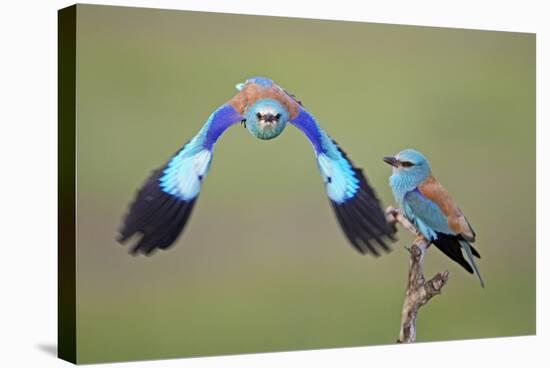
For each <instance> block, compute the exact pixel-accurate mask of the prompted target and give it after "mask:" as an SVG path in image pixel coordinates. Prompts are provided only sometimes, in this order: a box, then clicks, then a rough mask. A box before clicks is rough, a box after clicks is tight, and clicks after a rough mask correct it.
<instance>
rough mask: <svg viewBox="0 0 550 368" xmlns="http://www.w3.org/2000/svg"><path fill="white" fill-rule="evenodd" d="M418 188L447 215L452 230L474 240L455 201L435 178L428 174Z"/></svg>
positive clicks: (471, 230) (471, 231)
mask: <svg viewBox="0 0 550 368" xmlns="http://www.w3.org/2000/svg"><path fill="white" fill-rule="evenodd" d="M418 190H419V191H420V193H422V195H423V196H425V197H426V198H428V199H429V200H431V201H432V202H434V203H435V204H436V205H437V206H438V207H439V208H440V210H441V212H443V214H444V215H445V216H446V217H447V224H448V226H449V228H450V229H451V230H452V231H453V232H455V233H457V234H461V235H462V236H463V237H464V239H466V240H468V241H470V242H473V241H475V237H476V234H475V232H474V229H473V228H472V226H471V225H470V223H469V222H468V220H467V219H466V217H465V216H464V214H463V213H462V211H461V210H460V208H459V207H458V206H457V204H456V202H455V201H454V200H453V199H452V198H451V196H450V194H449V192H448V191H447V190H446V189H445V188H444V187H443V185H441V183H439V181H438V180H437V179H436V178H434V177H433V176H430V177H429V178H428V179H426V180H425V181H424V182H423V183H422V184H421V185H419V186H418Z"/></svg>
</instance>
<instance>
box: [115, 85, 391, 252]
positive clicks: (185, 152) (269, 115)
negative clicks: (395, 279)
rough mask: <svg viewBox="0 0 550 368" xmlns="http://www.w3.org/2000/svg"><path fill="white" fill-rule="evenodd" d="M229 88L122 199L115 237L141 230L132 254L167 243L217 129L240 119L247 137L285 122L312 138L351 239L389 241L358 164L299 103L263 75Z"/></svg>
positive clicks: (206, 163) (197, 186)
mask: <svg viewBox="0 0 550 368" xmlns="http://www.w3.org/2000/svg"><path fill="white" fill-rule="evenodd" d="M236 88H237V90H238V93H237V94H236V95H235V96H234V97H233V98H231V99H230V100H229V101H228V102H227V103H225V104H223V105H222V106H221V107H219V108H218V109H217V110H216V111H214V112H213V113H212V115H210V117H209V118H208V120H207V121H206V123H205V124H204V125H203V127H202V128H201V129H200V131H199V132H198V133H197V135H195V136H194V137H193V138H192V139H191V140H190V141H189V142H188V143H187V144H185V145H184V146H183V147H182V148H181V149H180V150H179V151H177V152H176V153H175V154H174V156H172V158H170V159H169V160H168V161H167V162H166V164H164V165H163V166H162V167H160V168H159V169H157V170H154V171H153V173H152V175H151V176H150V177H149V179H148V180H147V181H146V182H145V184H144V185H143V187H142V188H141V189H140V190H139V191H138V193H137V195H136V198H135V200H134V202H133V203H132V204H131V205H130V209H129V211H128V213H127V214H126V216H125V218H124V220H123V223H122V226H121V227H120V230H119V232H120V236H119V238H118V241H119V242H121V243H122V242H125V241H126V240H128V239H129V238H130V237H131V236H133V235H134V234H136V233H137V234H141V235H142V236H141V238H140V239H139V240H138V241H137V242H136V243H135V245H134V246H133V248H132V250H131V252H133V253H144V254H149V253H151V252H152V251H153V250H155V249H157V248H159V249H166V248H168V247H170V246H171V245H172V244H173V243H174V242H175V240H176V239H177V237H178V236H179V234H180V233H181V232H182V230H183V229H184V227H185V224H186V223H187V221H188V219H189V216H190V214H191V211H192V209H193V206H194V205H195V202H196V201H197V197H198V196H199V193H200V190H201V184H202V181H203V180H204V178H205V177H206V174H207V173H208V170H209V169H210V164H211V161H212V154H213V149H214V145H215V143H216V141H217V140H218V138H219V137H220V136H221V134H222V133H223V132H224V131H225V130H226V129H227V128H229V127H230V126H232V125H234V124H236V123H239V122H241V123H243V125H244V126H245V127H246V128H247V129H248V130H249V131H250V133H252V135H254V136H255V137H257V138H260V139H264V140H268V139H273V138H275V137H277V136H279V135H280V134H281V133H282V131H283V130H284V129H285V127H286V126H287V123H290V124H291V125H294V126H295V127H297V128H298V129H299V130H301V131H302V132H303V133H304V134H305V135H306V136H307V138H308V139H309V141H310V142H311V144H312V145H313V149H314V151H315V154H316V158H317V164H318V167H319V170H320V172H321V177H322V178H323V181H324V183H325V188H326V191H327V195H328V197H329V199H330V202H331V204H332V207H333V209H334V212H335V214H336V217H337V218H338V221H339V223H340V225H341V227H342V229H343V231H344V233H345V235H346V236H347V238H348V239H349V241H350V242H351V244H352V245H353V246H354V247H355V248H356V249H357V250H358V251H359V252H361V253H363V254H365V253H371V254H373V255H375V256H377V255H379V250H378V249H377V247H380V248H382V249H384V250H385V251H389V247H388V245H387V240H388V239H390V240H394V237H393V233H394V230H393V229H392V228H390V226H389V225H388V224H387V222H386V217H385V215H384V212H383V211H382V209H381V207H380V202H379V200H378V198H377V197H376V195H375V193H374V191H373V189H372V188H371V187H370V186H369V184H368V182H367V180H366V178H365V176H364V175H363V172H362V170H361V169H358V168H356V167H354V166H353V164H352V162H351V161H350V160H349V159H348V158H347V157H346V154H345V153H344V152H343V151H342V150H341V149H340V148H339V147H338V145H337V144H336V143H335V142H334V141H333V140H332V139H331V138H330V137H329V136H328V135H327V133H325V131H324V130H323V129H322V128H321V127H320V126H319V125H318V124H317V121H316V120H315V118H314V117H313V116H312V115H311V114H310V113H309V112H308V111H306V110H305V109H304V107H303V105H302V103H301V102H300V101H299V100H297V99H296V97H295V96H294V95H292V94H290V93H288V92H286V91H285V90H284V89H282V88H281V87H279V86H278V85H276V84H275V83H274V82H273V81H272V80H271V79H268V78H263V77H255V78H250V79H248V80H247V81H246V82H244V83H239V84H237V85H236ZM289 180H291V178H289Z"/></svg>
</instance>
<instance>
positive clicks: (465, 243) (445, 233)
mask: <svg viewBox="0 0 550 368" xmlns="http://www.w3.org/2000/svg"><path fill="white" fill-rule="evenodd" d="M384 161H385V162H386V163H388V164H389V165H391V166H392V167H393V169H392V171H393V173H392V175H391V176H390V186H391V189H392V191H393V195H394V197H395V200H396V201H397V203H398V205H399V207H400V208H401V210H402V212H403V215H404V216H405V217H406V218H407V219H408V220H409V221H410V222H411V223H413V224H414V226H415V227H416V229H417V230H418V232H419V233H420V234H421V235H422V236H424V238H426V240H427V241H429V242H431V243H432V244H434V245H435V246H436V247H437V248H438V249H439V250H441V251H442V252H443V253H445V254H446V255H447V256H448V257H449V258H451V259H452V260H453V261H455V262H457V263H458V264H460V265H461V266H462V267H463V268H464V269H465V270H466V271H468V272H469V273H474V271H475V273H476V275H477V277H478V278H479V281H480V282H481V286H484V284H483V279H482V278H481V275H480V273H479V270H478V268H477V266H476V263H475V261H474V256H475V257H477V258H480V255H479V253H478V251H477V250H476V249H475V248H474V247H473V246H472V245H471V244H470V243H473V242H474V241H475V238H476V234H475V232H474V229H473V228H472V226H471V225H470V223H469V222H468V220H467V219H466V217H465V216H464V214H463V213H462V211H461V210H460V208H459V207H458V205H457V204H456V202H455V201H454V200H453V199H452V198H451V196H450V194H449V192H448V191H447V190H446V189H445V188H444V187H443V186H442V185H441V184H440V183H439V181H438V180H437V179H436V178H435V177H434V176H433V175H432V170H431V168H430V164H429V162H428V160H427V159H426V157H425V156H424V155H423V154H421V153H420V152H418V151H416V150H413V149H406V150H404V151H401V152H399V153H398V154H397V155H395V156H391V157H384ZM462 250H464V252H465V253H466V256H467V257H468V261H469V262H470V263H468V262H467V261H466V259H464V256H463V254H462Z"/></svg>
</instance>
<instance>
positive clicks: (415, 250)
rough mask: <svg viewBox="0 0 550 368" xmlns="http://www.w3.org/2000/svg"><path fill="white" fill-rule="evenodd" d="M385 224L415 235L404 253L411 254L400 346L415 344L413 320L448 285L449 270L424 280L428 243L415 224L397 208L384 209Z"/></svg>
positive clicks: (399, 340) (402, 312) (402, 314)
mask: <svg viewBox="0 0 550 368" xmlns="http://www.w3.org/2000/svg"><path fill="white" fill-rule="evenodd" d="M386 219H387V220H388V223H389V224H390V225H391V226H393V227H395V226H396V224H397V223H399V224H401V226H403V227H404V228H405V229H407V230H408V231H410V232H411V233H413V234H415V235H416V239H415V241H414V242H413V244H412V246H411V247H410V248H407V250H408V251H409V253H410V260H409V280H408V283H407V290H406V292H405V301H404V302H403V309H402V310H401V329H400V331H399V339H398V340H397V342H399V343H409V342H414V341H416V317H417V315H418V310H419V309H420V307H421V306H423V305H424V304H426V303H427V302H428V301H429V300H430V299H431V298H432V297H434V296H435V295H437V294H440V293H441V289H443V287H444V286H445V284H447V280H448V279H449V271H444V272H438V273H437V274H436V275H435V276H434V277H433V278H431V279H430V280H429V281H426V279H425V278H424V272H423V268H424V256H425V255H426V250H427V249H428V246H429V245H430V243H429V242H428V241H427V240H426V239H425V238H424V237H423V236H422V235H420V233H419V232H418V231H417V230H416V228H415V227H414V225H413V224H412V223H411V222H410V221H409V220H407V219H406V218H405V216H403V214H402V213H401V211H399V210H398V209H396V208H393V207H388V208H387V209H386Z"/></svg>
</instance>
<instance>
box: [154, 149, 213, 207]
mask: <svg viewBox="0 0 550 368" xmlns="http://www.w3.org/2000/svg"><path fill="white" fill-rule="evenodd" d="M193 143H194V142H193V141H191V142H189V143H188V144H187V145H186V146H185V147H184V148H183V149H182V150H181V151H180V152H179V153H178V154H177V155H176V156H174V157H173V158H172V159H171V160H170V162H169V163H168V165H167V167H166V169H165V170H164V175H163V176H162V177H161V178H160V186H161V188H162V190H163V191H164V192H166V193H168V194H171V195H173V196H175V197H178V198H180V199H183V200H186V201H188V200H192V199H194V198H195V197H197V195H198V194H199V192H200V189H201V183H202V180H203V179H204V177H205V176H206V174H207V173H208V169H209V168H210V162H211V161H212V152H211V151H210V150H208V149H200V150H198V149H196V147H197V146H195V145H194V144H193Z"/></svg>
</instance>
